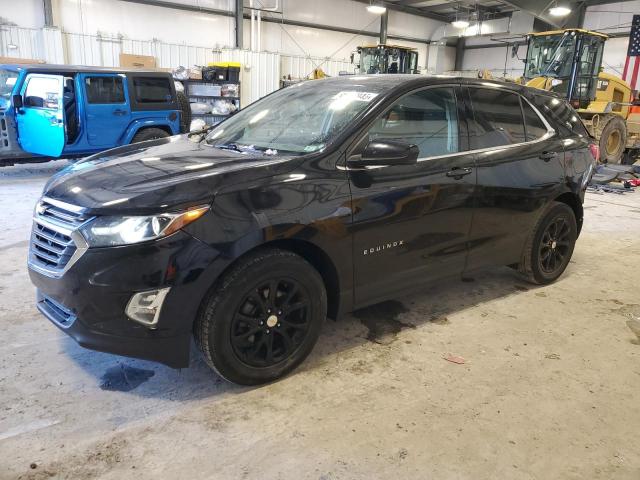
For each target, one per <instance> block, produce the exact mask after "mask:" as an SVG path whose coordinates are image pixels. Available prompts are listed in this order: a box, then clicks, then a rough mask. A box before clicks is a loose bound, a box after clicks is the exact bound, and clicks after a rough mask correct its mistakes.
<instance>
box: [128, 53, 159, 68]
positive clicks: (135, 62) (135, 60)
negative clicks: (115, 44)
mask: <svg viewBox="0 0 640 480" xmlns="http://www.w3.org/2000/svg"><path fill="white" fill-rule="evenodd" d="M120 66H121V67H127V68H156V57H150V56H149V55H131V54H129V53H121V54H120Z"/></svg>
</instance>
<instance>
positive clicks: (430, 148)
mask: <svg viewBox="0 0 640 480" xmlns="http://www.w3.org/2000/svg"><path fill="white" fill-rule="evenodd" d="M383 138H384V139H389V140H400V141H403V142H406V143H409V144H413V145H417V146H418V148H419V149H420V158H425V157H435V156H438V155H447V154H450V153H456V152H458V149H459V147H458V138H459V134H458V116H457V107H456V97H455V93H454V90H453V88H429V89H426V90H421V91H419V92H416V93H412V94H409V95H406V96H405V97H402V98H401V99H400V100H398V101H397V103H396V104H395V105H394V106H393V107H391V109H390V110H388V111H387V112H386V113H385V114H383V116H382V117H380V118H379V119H378V120H377V121H376V122H375V124H374V125H373V127H372V128H371V130H369V141H371V140H375V139H383Z"/></svg>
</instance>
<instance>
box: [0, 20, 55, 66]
mask: <svg viewBox="0 0 640 480" xmlns="http://www.w3.org/2000/svg"><path fill="white" fill-rule="evenodd" d="M0 55H2V56H6V57H19V58H33V59H36V60H44V61H46V62H48V63H64V56H63V54H62V42H61V34H60V31H59V30H57V29H49V28H21V27H12V26H8V25H0Z"/></svg>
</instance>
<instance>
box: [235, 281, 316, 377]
mask: <svg viewBox="0 0 640 480" xmlns="http://www.w3.org/2000/svg"><path fill="white" fill-rule="evenodd" d="M309 305H310V301H309V298H308V297H307V295H306V293H305V290H304V288H302V286H301V285H300V283H299V282H297V281H296V280H294V279H292V278H274V279H271V280H269V281H268V282H261V283H260V284H259V285H257V286H256V287H255V288H253V289H251V291H249V292H248V293H247V294H246V295H245V296H244V298H243V299H242V301H241V302H240V306H239V308H238V310H237V311H236V313H235V315H234V317H233V321H232V323H231V344H232V346H233V350H234V352H235V353H236V355H238V358H240V359H241V360H242V361H243V362H244V363H246V364H247V365H249V366H252V367H269V366H272V365H275V364H277V363H279V362H281V361H283V360H284V359H286V358H288V357H289V356H291V355H292V354H293V353H294V352H295V351H296V349H298V348H299V347H300V345H302V343H303V341H304V339H305V336H306V335H307V333H308V331H309Z"/></svg>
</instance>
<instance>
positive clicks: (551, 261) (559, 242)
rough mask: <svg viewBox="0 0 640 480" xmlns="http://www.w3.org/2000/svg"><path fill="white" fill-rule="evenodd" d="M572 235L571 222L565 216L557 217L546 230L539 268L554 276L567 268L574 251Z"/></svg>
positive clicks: (539, 258)
mask: <svg viewBox="0 0 640 480" xmlns="http://www.w3.org/2000/svg"><path fill="white" fill-rule="evenodd" d="M570 234H571V228H570V227H569V222H568V221H567V219H566V218H564V217H563V216H559V217H556V218H555V219H554V221H553V222H551V223H549V225H548V226H547V228H546V229H545V230H544V233H543V234H542V239H541V241H540V246H539V252H538V262H539V267H540V270H542V271H543V272H544V273H546V274H548V275H553V274H554V273H556V271H557V270H558V269H560V268H564V267H565V263H566V262H567V261H568V258H567V257H568V255H569V253H570V252H571V251H572V250H573V244H572V241H571V235H570ZM574 241H575V240H574Z"/></svg>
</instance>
